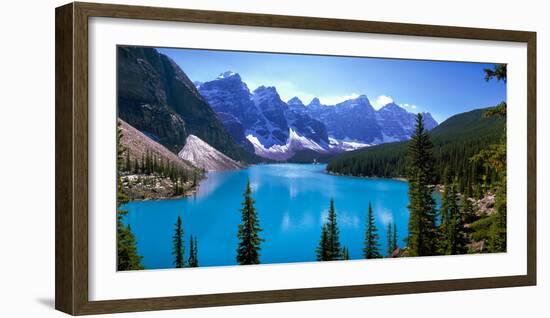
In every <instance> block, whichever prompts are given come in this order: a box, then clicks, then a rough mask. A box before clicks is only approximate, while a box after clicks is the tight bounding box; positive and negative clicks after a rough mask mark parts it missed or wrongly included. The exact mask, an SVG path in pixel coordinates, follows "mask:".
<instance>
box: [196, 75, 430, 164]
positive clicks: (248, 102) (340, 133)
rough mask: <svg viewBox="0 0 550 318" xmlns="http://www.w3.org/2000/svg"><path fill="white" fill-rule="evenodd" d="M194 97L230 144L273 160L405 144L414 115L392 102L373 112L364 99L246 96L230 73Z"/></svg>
mask: <svg viewBox="0 0 550 318" xmlns="http://www.w3.org/2000/svg"><path fill="white" fill-rule="evenodd" d="M199 92H200V93H201V95H202V96H203V98H204V99H205V100H207V101H208V103H209V104H210V105H211V106H212V109H214V111H215V112H216V113H217V114H218V118H219V119H220V120H221V121H222V123H223V124H224V126H225V128H226V129H227V130H228V132H229V133H230V134H231V136H232V137H233V139H234V140H235V141H237V142H238V143H239V144H240V145H241V146H243V147H244V148H245V149H247V150H249V151H254V152H255V153H256V154H258V155H260V156H264V157H267V158H271V159H275V160H286V159H289V158H290V157H291V156H293V155H294V154H295V153H296V151H298V150H304V149H307V150H313V151H316V152H341V151H349V150H353V149H357V148H361V147H366V146H369V145H374V144H379V143H385V142H392V141H401V140H408V139H409V138H410V135H411V133H412V131H413V129H414V124H415V116H416V115H415V114H413V113H409V112H408V111H407V110H406V109H404V108H402V107H401V106H399V105H398V104H396V103H393V102H392V103H389V104H387V105H385V106H384V107H382V108H381V109H380V110H378V111H377V110H375V109H374V107H373V106H372V104H371V102H370V100H369V98H368V97H367V96H366V95H360V96H358V97H356V98H352V99H348V100H346V101H344V102H341V103H339V104H337V105H327V106H325V105H323V104H321V101H320V100H319V98H313V99H312V100H311V102H309V104H308V105H307V106H304V103H303V102H302V101H301V100H300V99H299V98H298V97H293V98H291V99H289V100H288V101H287V102H284V101H283V100H281V96H280V95H279V93H278V92H277V89H276V88H275V87H273V86H271V87H270V86H260V87H258V88H256V89H255V90H254V91H253V92H251V91H250V90H249V89H248V87H247V86H246V84H245V83H244V82H243V81H242V80H241V77H240V76H239V75H238V74H236V73H234V72H225V73H222V74H221V75H220V76H219V77H218V78H217V79H215V80H213V81H210V82H204V83H202V84H200V86H199ZM424 123H425V125H426V128H427V129H428V130H429V129H432V128H433V127H435V126H436V125H437V122H435V120H433V118H432V117H431V115H430V114H426V115H425V117H424Z"/></svg>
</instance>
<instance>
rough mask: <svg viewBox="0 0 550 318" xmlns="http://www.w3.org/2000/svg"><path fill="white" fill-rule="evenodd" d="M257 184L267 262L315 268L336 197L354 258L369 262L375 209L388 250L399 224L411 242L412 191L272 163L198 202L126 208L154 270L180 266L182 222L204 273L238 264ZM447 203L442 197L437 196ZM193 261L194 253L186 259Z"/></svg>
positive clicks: (226, 179)
mask: <svg viewBox="0 0 550 318" xmlns="http://www.w3.org/2000/svg"><path fill="white" fill-rule="evenodd" d="M247 180H250V183H251V186H252V190H253V197H254V200H255V202H256V209H257V211H258V214H259V219H260V226H261V228H262V229H263V232H261V234H260V235H261V237H262V238H263V239H264V240H265V242H263V243H262V245H261V251H260V255H261V256H260V260H261V263H290V262H309V261H315V249H316V247H317V245H318V242H319V238H320V233H321V226H322V224H323V223H324V221H325V219H326V216H327V211H328V206H329V202H330V199H331V198H334V205H335V208H336V214H337V220H338V225H339V229H340V241H341V243H342V245H343V246H346V247H348V249H349V252H350V258H351V259H360V258H362V248H363V239H364V233H365V222H366V214H367V209H368V204H369V202H371V203H372V207H373V211H374V215H375V218H376V225H377V227H378V234H379V236H380V240H379V242H380V251H381V252H382V253H383V254H385V252H386V231H387V227H386V225H387V224H388V223H389V222H391V223H395V224H396V225H397V232H398V243H399V245H400V246H403V239H404V238H405V237H406V236H407V222H408V218H409V212H408V210H407V204H408V197H407V189H408V184H407V182H404V181H398V180H391V179H367V178H356V177H342V176H332V175H329V174H327V173H326V172H325V165H322V164H318V165H313V164H269V165H255V166H250V167H249V168H247V169H244V170H235V171H224V172H212V173H208V175H207V179H205V180H203V181H202V182H201V184H200V188H199V190H198V191H197V193H196V194H195V195H193V196H190V197H185V198H180V199H173V200H158V201H134V202H129V203H127V204H126V205H124V206H123V207H122V209H124V210H127V211H128V214H127V216H126V217H125V218H124V222H125V223H129V224H130V225H131V228H132V231H133V232H134V234H135V236H136V240H137V242H138V252H139V253H140V255H142V256H143V260H142V263H143V265H144V266H145V268H147V269H159V268H171V267H173V256H172V236H173V232H174V224H175V223H176V220H177V217H178V215H179V216H181V217H182V220H183V225H184V231H185V245H186V253H187V252H188V251H189V235H193V236H195V237H197V238H198V247H199V248H198V257H199V264H200V266H221V265H235V264H236V261H235V255H236V248H237V237H236V233H237V227H238V224H239V223H240V217H241V216H240V207H241V202H242V200H243V196H242V193H243V191H244V189H245V186H246V182H247ZM436 201H437V202H438V203H439V198H438V197H436ZM185 257H186V258H187V257H188V254H186V256H185Z"/></svg>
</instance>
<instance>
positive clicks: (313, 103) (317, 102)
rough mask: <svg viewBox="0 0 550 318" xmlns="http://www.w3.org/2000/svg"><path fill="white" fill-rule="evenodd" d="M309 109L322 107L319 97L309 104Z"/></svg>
mask: <svg viewBox="0 0 550 318" xmlns="http://www.w3.org/2000/svg"><path fill="white" fill-rule="evenodd" d="M307 106H308V107H317V106H321V101H320V100H319V98H317V97H314V98H313V99H312V100H311V102H309V104H308V105H307Z"/></svg>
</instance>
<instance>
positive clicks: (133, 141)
mask: <svg viewBox="0 0 550 318" xmlns="http://www.w3.org/2000/svg"><path fill="white" fill-rule="evenodd" d="M118 123H119V126H118V127H119V129H120V136H121V137H120V140H119V142H120V144H119V147H120V148H121V149H123V154H122V160H121V162H118V166H119V171H118V173H119V176H120V182H121V188H122V191H123V192H124V193H125V194H126V195H127V196H128V197H129V198H130V200H147V199H165V198H173V197H178V196H185V195H188V194H190V193H192V192H193V191H195V188H196V183H195V182H196V181H197V180H200V179H201V178H202V177H203V172H202V170H201V169H199V168H197V167H195V166H194V165H193V164H192V163H191V162H189V161H187V160H184V159H181V158H179V157H178V156H176V155H175V154H174V153H173V152H171V151H170V150H168V149H166V147H164V146H163V145H161V144H159V143H158V142H156V141H154V140H152V139H151V138H149V137H148V136H146V135H145V134H143V133H142V132H140V131H139V130H137V129H135V128H134V127H132V126H131V125H129V124H128V123H126V122H125V121H123V120H120V119H119V120H118ZM146 158H154V160H155V161H156V162H157V164H160V163H162V165H163V166H164V167H166V172H169V173H172V174H173V175H172V177H170V176H169V175H166V174H162V173H155V172H153V173H148V172H146V171H145V170H146V168H145V163H144V162H145V161H146V160H147V159H146Z"/></svg>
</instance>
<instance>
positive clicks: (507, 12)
mask: <svg viewBox="0 0 550 318" xmlns="http://www.w3.org/2000/svg"><path fill="white" fill-rule="evenodd" d="M103 2H113V3H128V4H143V5H153V6H166V7H182V8H194V9H212V10H226V11H247V12H259V13H273V14H289V15H305V16H319V17H337V18H349V19H363V20H379V21H395V22H410V23H426V24H444V25H455V26H472V27H487V28H503V29H518V30H530V31H537V32H538V52H537V54H538V105H539V107H538V122H539V128H538V139H539V142H538V162H539V167H538V171H539V173H538V194H539V200H538V229H539V230H538V246H539V248H538V269H539V279H538V286H537V287H525V288H508V289H494V290H481V291H462V292H448V293H433V294H417V295H404V296H384V297H371V298H356V299H345V300H328V301H310V302H297V303H285V304H269V305H249V306H234V307H221V308H208V309H192V310H175V311H164V312H150V313H137V314H133V315H134V316H138V317H180V316H182V315H185V316H186V317H234V316H237V315H238V316H240V317H285V316H286V317H296V316H301V315H315V316H316V317H334V316H337V315H344V314H345V315H346V316H349V317H364V316H382V315H383V316H398V315H409V316H412V317H415V316H417V315H420V314H422V316H424V317H440V316H445V317H464V316H469V317H495V316H499V317H518V316H528V317H547V316H548V315H549V314H550V309H549V308H548V306H547V304H546V301H547V300H548V295H549V294H550V275H549V273H548V271H547V269H548V261H549V257H550V252H549V251H548V249H547V248H545V246H548V244H550V235H549V234H548V233H544V232H543V226H544V225H545V224H547V223H548V222H549V220H550V218H549V217H548V216H547V214H546V213H545V211H547V210H548V208H549V207H550V206H549V205H550V199H549V197H548V195H547V194H548V186H549V184H548V181H545V180H544V179H546V180H548V177H550V176H549V169H548V166H545V165H544V163H545V162H550V149H549V148H550V145H549V144H548V142H545V140H544V139H545V138H548V137H550V127H549V126H548V125H545V124H544V123H545V122H548V121H549V120H550V111H549V110H548V109H547V108H545V107H544V106H543V105H545V104H548V102H550V101H549V99H550V93H548V91H545V87H548V85H549V81H550V77H549V76H548V75H546V74H550V64H549V63H547V60H546V57H548V56H550V47H549V45H550V23H548V12H549V11H548V8H545V1H535V0H523V1H513V2H512V1H509V2H505V1H502V0H501V1H497V0H490V1H479V0H478V1H470V0H462V1H453V2H448V1H436V0H434V1H420V0H417V1H407V0H402V1H376V2H375V1H352V0H339V1H327V2H321V1H311V2H308V1H307V0H292V1H288V0H263V1H258V0H232V1H222V0H219V1H215V0H201V1H197V0H195V1H191V0H186V1H169V0H165V1H162V0H149V1H145V0H137V1H128V0H127V1H123V0H119V1H111V0H104V1H103ZM64 3H65V2H64V1H57V0H55V1H54V0H47V1H46V0H40V1H38V0H37V1H15V0H12V1H10V2H7V1H6V2H5V3H4V6H3V8H2V11H1V13H0V23H1V27H0V34H1V40H2V48H1V49H0V87H1V88H2V89H1V90H0V101H1V102H0V142H1V144H0V146H1V147H0V149H1V152H0V255H1V256H0V299H2V301H1V304H0V316H3V317H20V316H21V317H24V316H26V317H61V316H63V314H61V313H59V312H56V311H55V310H54V309H53V303H54V299H53V297H54V53H55V52H54V51H55V50H54V8H55V7H56V6H59V5H62V4H64ZM124 315H125V316H129V315H131V314H124ZM112 316H116V317H122V315H112Z"/></svg>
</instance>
